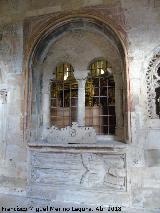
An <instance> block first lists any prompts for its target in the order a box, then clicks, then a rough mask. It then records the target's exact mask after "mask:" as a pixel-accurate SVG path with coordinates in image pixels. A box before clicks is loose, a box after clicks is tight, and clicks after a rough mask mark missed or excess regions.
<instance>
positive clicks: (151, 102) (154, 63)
mask: <svg viewBox="0 0 160 213" xmlns="http://www.w3.org/2000/svg"><path fill="white" fill-rule="evenodd" d="M159 69H160V52H158V53H156V54H155V55H154V56H153V57H152V59H151V61H150V63H149V66H148V68H147V72H146V82H147V99H148V102H147V111H148V116H149V118H152V119H153V118H158V114H157V113H156V91H155V90H156V89H157V88H158V87H160V74H159Z"/></svg>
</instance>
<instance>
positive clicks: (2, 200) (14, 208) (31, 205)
mask: <svg viewBox="0 0 160 213" xmlns="http://www.w3.org/2000/svg"><path fill="white" fill-rule="evenodd" d="M114 208H115V209H114V210H113V207H112V208H111V207H105V206H99V205H92V206H91V205H90V206H88V205H87V204H84V203H83V204H75V203H74V204H73V203H64V202H62V203H55V202H54V201H49V200H40V199H35V198H30V197H27V196H24V195H23V196H18V195H15V194H12V195H11V194H0V213H2V212H8V213H12V212H24V211H25V212H27V213H35V212H60V213H62V212H76V211H77V212H86V213H87V212H93V213H94V212H121V213H160V208H159V209H144V208H124V207H121V209H120V208H118V207H117V208H116V207H114Z"/></svg>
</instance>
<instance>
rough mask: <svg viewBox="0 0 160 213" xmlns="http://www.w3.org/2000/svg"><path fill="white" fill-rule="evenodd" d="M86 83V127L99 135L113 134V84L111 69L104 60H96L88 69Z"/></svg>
mask: <svg viewBox="0 0 160 213" xmlns="http://www.w3.org/2000/svg"><path fill="white" fill-rule="evenodd" d="M89 69H90V73H89V76H88V80H87V82H86V126H92V127H94V128H95V129H96V133H97V134H99V135H104V134H105V135H113V134H115V125H116V116H115V83H114V78H113V75H112V72H111V68H110V67H109V65H108V63H107V62H106V61H105V60H97V61H96V62H95V63H92V64H91V65H90V67H89Z"/></svg>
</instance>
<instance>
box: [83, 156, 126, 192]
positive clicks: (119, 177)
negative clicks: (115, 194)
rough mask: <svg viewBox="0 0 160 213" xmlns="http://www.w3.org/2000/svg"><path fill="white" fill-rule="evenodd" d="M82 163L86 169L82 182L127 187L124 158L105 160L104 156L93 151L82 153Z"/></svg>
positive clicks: (92, 184) (118, 187)
mask: <svg viewBox="0 0 160 213" xmlns="http://www.w3.org/2000/svg"><path fill="white" fill-rule="evenodd" d="M82 165H83V166H84V168H85V169H86V171H85V172H84V174H83V175H82V178H81V181H80V183H81V184H82V185H84V186H87V187H92V186H94V185H97V184H98V185H105V186H108V187H113V188H117V189H123V188H124V187H125V181H124V178H125V176H126V171H125V169H124V159H122V158H121V159H119V161H118V160H117V159H115V160H113V162H111V161H110V159H108V161H106V160H105V158H103V157H102V156H99V155H97V154H93V153H85V154H82Z"/></svg>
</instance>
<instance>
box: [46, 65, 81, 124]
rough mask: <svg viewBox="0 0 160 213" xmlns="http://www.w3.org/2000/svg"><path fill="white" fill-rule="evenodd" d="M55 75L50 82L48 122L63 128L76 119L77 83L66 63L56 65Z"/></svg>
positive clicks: (71, 69)
mask: <svg viewBox="0 0 160 213" xmlns="http://www.w3.org/2000/svg"><path fill="white" fill-rule="evenodd" d="M55 76H56V78H55V79H53V80H51V82H50V83H51V85H50V88H51V92H50V124H51V126H52V125H54V126H56V127H59V128H63V127H65V126H71V124H72V122H74V121H76V120H77V100H78V84H77V81H76V79H75V77H74V70H73V67H72V66H71V65H70V64H68V63H64V64H60V65H58V66H57V67H56V72H55Z"/></svg>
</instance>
